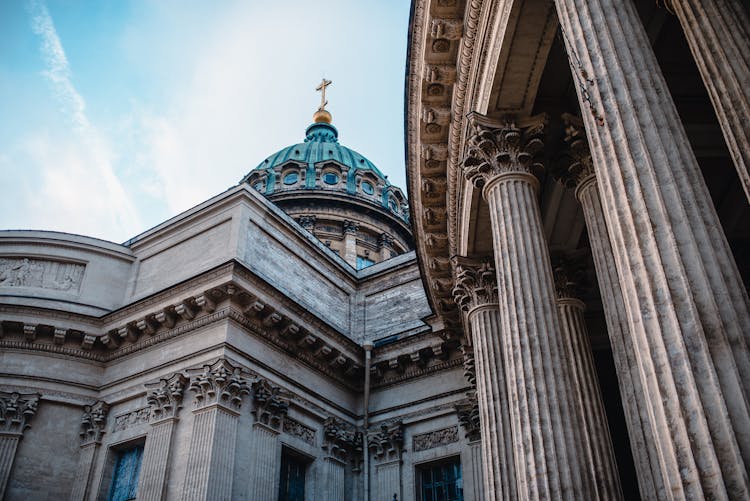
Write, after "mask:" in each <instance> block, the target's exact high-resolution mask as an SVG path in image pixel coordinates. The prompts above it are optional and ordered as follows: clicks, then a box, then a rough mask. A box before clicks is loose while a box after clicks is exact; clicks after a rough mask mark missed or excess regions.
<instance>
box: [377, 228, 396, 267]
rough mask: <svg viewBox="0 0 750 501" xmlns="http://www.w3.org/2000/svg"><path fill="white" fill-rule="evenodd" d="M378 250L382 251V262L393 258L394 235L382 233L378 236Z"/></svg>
mask: <svg viewBox="0 0 750 501" xmlns="http://www.w3.org/2000/svg"><path fill="white" fill-rule="evenodd" d="M378 250H379V251H380V260H381V261H385V260H387V259H390V258H392V257H393V235H391V234H390V233H387V232H385V233H381V234H380V235H379V236H378Z"/></svg>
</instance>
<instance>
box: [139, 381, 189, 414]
mask: <svg viewBox="0 0 750 501" xmlns="http://www.w3.org/2000/svg"><path fill="white" fill-rule="evenodd" d="M187 383H188V379H187V377H186V376H185V375H183V374H180V373H177V374H174V375H173V376H171V377H169V378H166V379H161V380H159V382H158V383H156V384H155V385H146V387H147V388H151V389H150V391H149V392H148V394H147V395H146V401H147V402H148V405H149V407H150V409H151V417H150V419H151V420H152V421H158V420H160V419H166V418H173V417H176V416H177V412H178V411H179V410H180V408H181V407H182V397H183V394H184V392H185V386H186V385H187Z"/></svg>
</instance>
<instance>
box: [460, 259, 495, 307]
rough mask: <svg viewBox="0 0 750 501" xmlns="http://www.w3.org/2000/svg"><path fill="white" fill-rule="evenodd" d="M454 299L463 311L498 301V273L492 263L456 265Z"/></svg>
mask: <svg viewBox="0 0 750 501" xmlns="http://www.w3.org/2000/svg"><path fill="white" fill-rule="evenodd" d="M452 293H453V300H454V301H455V303H456V304H457V305H458V306H459V308H461V309H462V310H463V311H469V310H471V309H473V308H476V307H477V306H481V305H483V304H494V303H497V275H496V274H495V268H494V267H493V266H492V265H491V264H490V263H480V264H476V265H469V264H461V265H458V266H457V267H456V286H455V287H454V288H453V291H452Z"/></svg>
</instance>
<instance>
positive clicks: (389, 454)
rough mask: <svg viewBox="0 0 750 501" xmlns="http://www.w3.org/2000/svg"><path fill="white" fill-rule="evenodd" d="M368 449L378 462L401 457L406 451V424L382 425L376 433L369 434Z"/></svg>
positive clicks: (398, 422)
mask: <svg viewBox="0 0 750 501" xmlns="http://www.w3.org/2000/svg"><path fill="white" fill-rule="evenodd" d="M367 448H368V449H369V450H370V453H371V454H372V455H373V456H375V459H377V460H387V459H392V458H394V457H400V456H401V452H402V451H403V449H404V424H403V422H402V421H396V422H394V423H391V424H387V425H385V424H384V425H381V426H380V428H379V430H378V431H376V432H370V433H368V437H367Z"/></svg>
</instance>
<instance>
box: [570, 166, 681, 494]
mask: <svg viewBox="0 0 750 501" xmlns="http://www.w3.org/2000/svg"><path fill="white" fill-rule="evenodd" d="M576 196H577V197H578V200H579V201H580V202H581V207H582V208H583V215H584V218H585V219H586V229H587V231H588V235H589V243H590V245H591V254H592V256H593V258H594V268H595V269H596V279H597V282H598V283H599V291H600V293H601V298H602V305H603V307H604V316H605V320H606V323H607V334H608V335H609V341H610V345H611V346H612V356H613V358H614V361H615V370H616V371H617V379H618V381H619V386H620V398H621V401H622V407H623V410H624V414H625V424H626V425H627V427H628V437H629V438H630V449H631V451H632V453H633V462H634V463H635V470H636V475H637V477H638V487H639V491H640V493H641V499H644V500H653V499H664V497H665V495H666V491H665V486H664V483H663V482H662V478H661V473H660V470H659V458H658V456H657V451H656V448H655V447H654V437H653V432H652V430H651V427H650V425H649V420H648V408H647V406H646V405H645V404H644V402H643V395H644V393H643V387H642V382H641V378H640V376H639V373H638V361H637V358H636V352H635V346H634V345H633V340H632V339H631V337H630V334H629V332H628V319H627V314H626V312H625V302H624V301H623V299H622V292H621V291H620V284H619V282H618V279H617V270H616V269H615V259H614V255H613V254H612V245H611V244H610V242H609V237H608V235H607V226H606V223H605V221H604V211H603V210H602V206H601V200H600V198H599V190H598V188H597V186H596V179H595V178H594V177H593V176H589V177H588V178H587V179H586V180H584V181H582V182H581V183H580V184H579V185H578V188H577V190H576Z"/></svg>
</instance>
